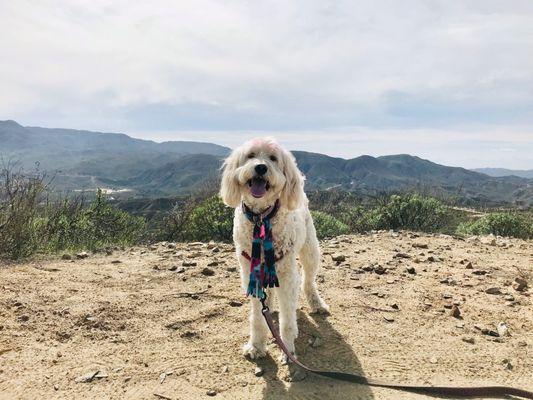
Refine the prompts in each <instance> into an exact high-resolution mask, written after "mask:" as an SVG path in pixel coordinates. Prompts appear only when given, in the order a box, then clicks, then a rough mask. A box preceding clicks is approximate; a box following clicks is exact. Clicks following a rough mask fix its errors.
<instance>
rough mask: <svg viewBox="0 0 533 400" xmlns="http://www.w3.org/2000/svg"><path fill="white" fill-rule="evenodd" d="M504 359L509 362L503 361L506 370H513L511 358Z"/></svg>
mask: <svg viewBox="0 0 533 400" xmlns="http://www.w3.org/2000/svg"><path fill="white" fill-rule="evenodd" d="M504 361H507V362H504V363H503V366H504V368H505V369H506V370H509V371H510V370H512V369H513V364H511V362H510V361H509V360H504Z"/></svg>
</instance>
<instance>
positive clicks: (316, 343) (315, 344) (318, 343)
mask: <svg viewBox="0 0 533 400" xmlns="http://www.w3.org/2000/svg"><path fill="white" fill-rule="evenodd" d="M320 346H322V339H321V338H319V337H318V336H317V337H315V338H314V340H313V342H312V343H311V347H313V348H315V349H316V348H317V347H320Z"/></svg>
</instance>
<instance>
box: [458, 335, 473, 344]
mask: <svg viewBox="0 0 533 400" xmlns="http://www.w3.org/2000/svg"><path fill="white" fill-rule="evenodd" d="M461 340H462V341H463V342H465V343H468V344H474V343H475V342H476V341H475V339H474V338H473V337H470V336H468V337H463V338H462V339H461Z"/></svg>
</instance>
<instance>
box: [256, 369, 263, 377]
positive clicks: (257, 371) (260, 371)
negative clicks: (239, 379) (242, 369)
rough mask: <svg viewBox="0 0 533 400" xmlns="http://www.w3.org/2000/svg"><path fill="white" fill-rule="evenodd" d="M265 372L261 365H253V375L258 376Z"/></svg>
mask: <svg viewBox="0 0 533 400" xmlns="http://www.w3.org/2000/svg"><path fill="white" fill-rule="evenodd" d="M264 373H265V371H264V370H263V368H261V367H255V370H254V375H255V376H257V377H259V376H263V374H264Z"/></svg>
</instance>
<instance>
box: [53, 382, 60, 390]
mask: <svg viewBox="0 0 533 400" xmlns="http://www.w3.org/2000/svg"><path fill="white" fill-rule="evenodd" d="M54 390H55V391H58V390H59V385H58V384H57V383H56V384H54Z"/></svg>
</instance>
